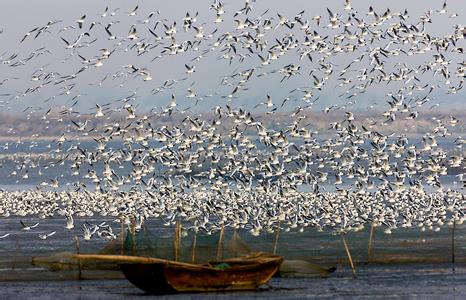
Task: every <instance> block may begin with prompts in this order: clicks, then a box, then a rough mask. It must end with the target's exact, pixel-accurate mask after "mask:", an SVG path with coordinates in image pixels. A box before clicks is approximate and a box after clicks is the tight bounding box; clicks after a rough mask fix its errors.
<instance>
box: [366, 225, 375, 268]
mask: <svg viewBox="0 0 466 300" xmlns="http://www.w3.org/2000/svg"><path fill="white" fill-rule="evenodd" d="M374 231H375V226H374V223H371V232H370V234H369V242H368V244H367V263H369V262H370V260H371V254H372V240H373V237H374Z"/></svg>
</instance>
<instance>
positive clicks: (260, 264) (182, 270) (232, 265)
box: [76, 253, 283, 294]
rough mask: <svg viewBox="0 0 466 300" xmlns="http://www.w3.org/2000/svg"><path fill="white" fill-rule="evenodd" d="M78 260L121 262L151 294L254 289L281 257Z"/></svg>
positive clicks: (275, 268) (129, 275) (273, 270)
mask: <svg viewBox="0 0 466 300" xmlns="http://www.w3.org/2000/svg"><path fill="white" fill-rule="evenodd" d="M76 258H77V259H81V260H83V259H85V260H108V261H110V260H112V261H117V262H119V265H120V267H121V270H122V271H123V274H124V275H125V277H126V278H127V279H128V280H129V281H130V282H131V283H133V284H134V285H135V286H137V287H138V288H140V289H141V290H143V291H145V292H147V293H150V294H169V293H177V292H178V293H179V292H214V291H235V290H253V289H256V288H258V287H259V286H261V285H263V284H265V283H267V282H268V281H269V280H270V278H272V276H273V275H274V274H275V273H276V272H277V271H278V269H279V268H280V264H281V263H282V261H283V258H282V257H281V256H276V255H269V254H265V253H255V254H252V255H248V256H243V257H237V258H231V259H225V260H219V261H213V262H210V263H208V264H204V265H200V264H190V263H182V262H176V261H171V260H165V259H158V258H149V257H135V256H122V255H76Z"/></svg>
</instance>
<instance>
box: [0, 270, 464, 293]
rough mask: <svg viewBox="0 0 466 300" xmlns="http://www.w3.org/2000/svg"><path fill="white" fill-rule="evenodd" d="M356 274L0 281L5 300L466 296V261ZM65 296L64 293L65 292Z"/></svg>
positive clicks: (338, 271) (347, 272) (342, 272)
mask: <svg viewBox="0 0 466 300" xmlns="http://www.w3.org/2000/svg"><path fill="white" fill-rule="evenodd" d="M357 273H358V277H357V278H356V279H353V277H352V275H351V272H350V271H349V269H348V268H347V267H343V268H340V269H339V270H337V272H336V273H335V274H334V275H333V276H332V277H330V278H326V279H322V278H274V279H272V280H271V281H270V282H269V286H264V287H262V288H261V289H260V290H259V291H255V292H254V291H248V292H234V293H200V294H179V295H167V296H158V297H157V296H151V295H146V294H144V292H142V291H140V290H138V289H137V288H135V287H133V286H132V285H131V284H130V283H129V282H128V281H126V280H106V281H94V280H84V281H49V282H46V281H34V282H3V283H0V291H1V294H2V295H1V298H2V299H18V298H21V299H57V297H58V298H66V299H138V298H140V299H153V298H157V299H265V298H273V299H305V298H331V299H339V298H357V299H361V298H367V299H374V298H422V299H426V298H431V299H452V298H456V299H465V298H466V266H465V265H462V266H461V265H460V266H456V271H455V272H453V271H452V268H451V265H392V266H383V265H365V266H364V265H361V266H358V269H357ZM65 295H66V296H65Z"/></svg>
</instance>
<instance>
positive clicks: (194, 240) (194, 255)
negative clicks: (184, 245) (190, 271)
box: [191, 231, 197, 263]
mask: <svg viewBox="0 0 466 300" xmlns="http://www.w3.org/2000/svg"><path fill="white" fill-rule="evenodd" d="M196 243H197V231H195V232H194V239H193V253H192V255H191V263H194V262H195V260H196Z"/></svg>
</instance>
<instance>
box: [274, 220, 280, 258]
mask: <svg viewBox="0 0 466 300" xmlns="http://www.w3.org/2000/svg"><path fill="white" fill-rule="evenodd" d="M279 235H280V221H278V228H277V232H275V243H274V245H273V255H275V254H276V253H277V245H278V237H279Z"/></svg>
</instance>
